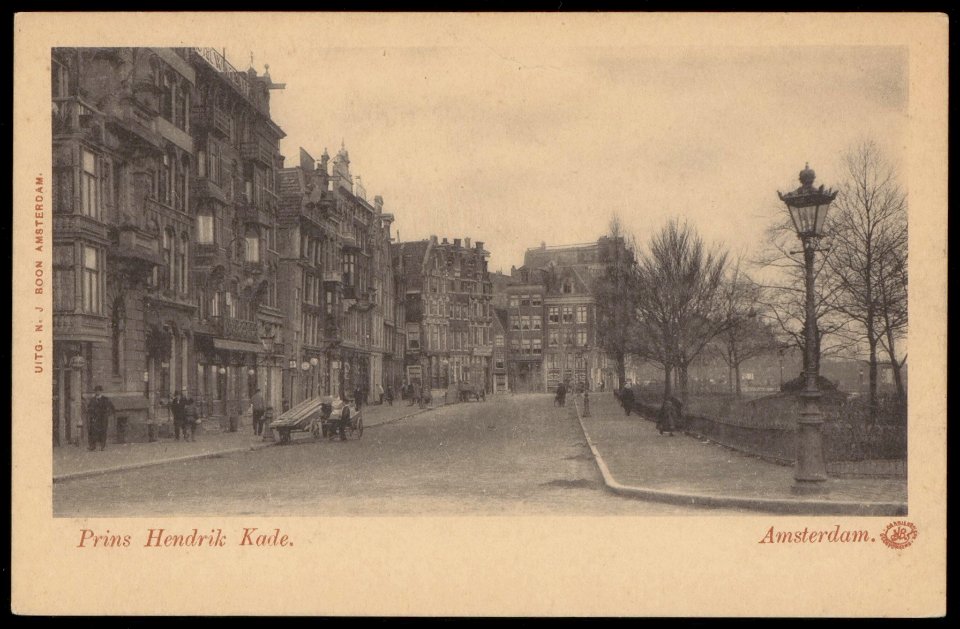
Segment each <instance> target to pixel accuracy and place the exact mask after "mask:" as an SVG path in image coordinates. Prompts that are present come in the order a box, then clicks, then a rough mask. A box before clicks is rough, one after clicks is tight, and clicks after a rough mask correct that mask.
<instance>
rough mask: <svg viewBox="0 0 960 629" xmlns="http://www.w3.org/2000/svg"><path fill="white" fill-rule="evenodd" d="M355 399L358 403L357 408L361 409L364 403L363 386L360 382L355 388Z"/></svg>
mask: <svg viewBox="0 0 960 629" xmlns="http://www.w3.org/2000/svg"><path fill="white" fill-rule="evenodd" d="M353 401H354V403H355V404H356V405H357V410H358V411H359V410H360V407H361V406H362V405H363V387H361V386H360V385H359V384H358V385H357V388H356V389H354V390H353Z"/></svg>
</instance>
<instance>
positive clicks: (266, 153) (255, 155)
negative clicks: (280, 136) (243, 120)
mask: <svg viewBox="0 0 960 629" xmlns="http://www.w3.org/2000/svg"><path fill="white" fill-rule="evenodd" d="M240 155H241V156H242V157H243V159H247V160H250V161H253V162H259V163H261V164H263V165H264V166H267V167H271V168H272V167H273V165H274V161H275V158H276V155H277V147H276V145H275V144H274V143H272V142H269V141H267V140H266V139H265V138H262V137H260V136H255V137H254V139H253V140H252V141H250V142H242V143H241V144H240Z"/></svg>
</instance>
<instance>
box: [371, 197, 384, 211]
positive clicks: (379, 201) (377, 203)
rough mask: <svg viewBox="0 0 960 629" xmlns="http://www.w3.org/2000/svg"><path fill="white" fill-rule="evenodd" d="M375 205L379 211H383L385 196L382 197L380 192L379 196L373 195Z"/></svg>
mask: <svg viewBox="0 0 960 629" xmlns="http://www.w3.org/2000/svg"><path fill="white" fill-rule="evenodd" d="M373 205H374V206H375V207H376V208H377V212H379V213H382V212H383V197H381V196H380V195H379V194H378V195H377V196H375V197H373Z"/></svg>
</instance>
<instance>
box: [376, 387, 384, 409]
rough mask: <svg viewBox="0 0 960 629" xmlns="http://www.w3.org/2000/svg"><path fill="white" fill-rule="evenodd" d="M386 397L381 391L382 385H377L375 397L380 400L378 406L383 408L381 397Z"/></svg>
mask: <svg viewBox="0 0 960 629" xmlns="http://www.w3.org/2000/svg"><path fill="white" fill-rule="evenodd" d="M385 395H386V392H385V391H384V390H383V385H382V384H379V383H377V397H378V398H379V399H380V405H381V406H383V397H384V396H385Z"/></svg>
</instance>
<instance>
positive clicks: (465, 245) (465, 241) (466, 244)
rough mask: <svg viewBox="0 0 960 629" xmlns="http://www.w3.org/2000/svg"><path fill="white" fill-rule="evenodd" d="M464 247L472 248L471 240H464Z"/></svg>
mask: <svg viewBox="0 0 960 629" xmlns="http://www.w3.org/2000/svg"><path fill="white" fill-rule="evenodd" d="M463 246H464V247H466V248H467V249H469V248H470V239H469V238H464V239H463Z"/></svg>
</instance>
